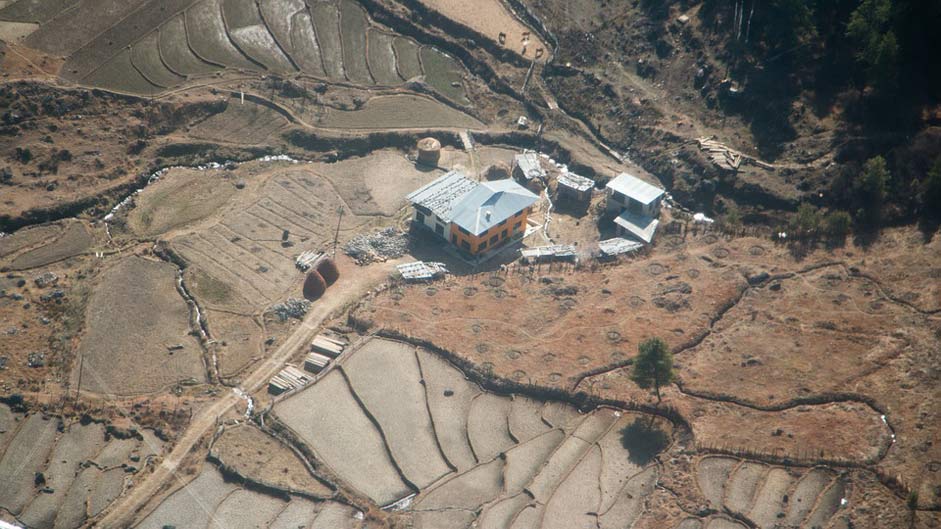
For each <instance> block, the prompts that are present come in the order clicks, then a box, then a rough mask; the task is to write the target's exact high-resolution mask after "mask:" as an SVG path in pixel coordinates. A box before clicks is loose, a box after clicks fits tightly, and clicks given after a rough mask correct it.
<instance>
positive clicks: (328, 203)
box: [171, 170, 357, 308]
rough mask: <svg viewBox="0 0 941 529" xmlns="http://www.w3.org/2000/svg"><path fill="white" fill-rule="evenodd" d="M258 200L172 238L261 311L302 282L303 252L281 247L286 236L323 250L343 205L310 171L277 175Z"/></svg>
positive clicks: (191, 258)
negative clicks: (298, 264)
mask: <svg viewBox="0 0 941 529" xmlns="http://www.w3.org/2000/svg"><path fill="white" fill-rule="evenodd" d="M257 197H258V198H257V199H256V200H255V201H254V202H252V203H250V204H248V205H246V206H245V207H243V208H239V209H236V210H233V211H229V212H226V213H224V214H223V215H222V217H221V218H220V219H219V220H218V221H217V222H215V223H213V224H210V225H209V226H206V227H205V228H204V229H200V230H198V231H195V232H192V233H187V234H183V235H180V236H178V237H175V238H173V239H171V246H172V247H173V248H174V249H175V250H176V251H177V252H178V253H179V254H180V255H182V256H183V258H184V259H186V261H187V262H189V263H192V264H193V265H194V266H195V267H196V268H197V269H199V270H202V271H203V272H205V273H206V274H208V275H209V276H211V277H213V278H215V279H217V280H219V281H221V282H223V283H225V284H227V285H230V286H231V287H232V288H234V289H235V291H236V292H238V294H239V295H240V296H241V297H244V298H245V299H246V300H247V301H248V302H249V303H250V304H251V306H253V307H256V308H260V307H265V306H267V305H268V304H270V303H272V302H274V301H275V300H279V299H281V298H282V297H283V296H284V295H285V294H287V292H288V290H289V289H290V288H291V287H292V285H294V283H295V282H296V281H297V280H299V278H300V275H299V274H298V272H297V270H296V269H295V267H294V257H296V255H297V254H298V253H300V251H301V250H299V249H298V247H293V246H288V247H285V246H284V245H282V244H281V242H282V236H283V234H284V232H285V231H288V233H289V236H290V240H291V241H294V242H296V243H297V244H298V245H302V246H303V248H304V249H320V248H321V247H322V246H323V245H324V244H326V242H327V241H328V240H331V239H332V236H333V233H334V230H335V229H336V223H337V211H336V204H340V203H342V201H341V199H340V197H339V196H338V195H337V194H336V192H335V191H334V190H333V188H332V186H331V185H330V184H329V183H328V182H327V181H325V180H324V179H322V178H320V177H318V176H316V175H314V174H313V173H311V172H309V171H306V170H283V171H280V172H278V173H276V174H275V175H273V176H272V177H271V178H270V179H269V180H268V181H267V182H266V183H265V184H264V186H263V187H262V188H261V190H260V192H259V194H258V195H257ZM348 209H349V208H348ZM346 222H348V223H349V224H347V225H345V226H344V227H352V225H355V224H356V223H357V221H356V220H353V219H351V218H350V217H349V216H348V217H347V220H346Z"/></svg>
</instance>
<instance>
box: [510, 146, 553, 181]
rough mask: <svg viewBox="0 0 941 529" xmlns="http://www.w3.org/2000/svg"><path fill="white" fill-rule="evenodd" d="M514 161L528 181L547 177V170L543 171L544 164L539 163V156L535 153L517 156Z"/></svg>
mask: <svg viewBox="0 0 941 529" xmlns="http://www.w3.org/2000/svg"><path fill="white" fill-rule="evenodd" d="M513 160H514V162H515V163H516V165H517V167H519V168H520V170H521V171H523V176H525V177H526V179H527V180H532V179H533V178H542V177H543V176H546V170H545V169H543V168H542V164H540V163H539V155H538V154H536V153H534V152H524V153H523V154H517V155H516V156H514V157H513Z"/></svg>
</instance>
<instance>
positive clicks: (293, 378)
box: [268, 366, 310, 392]
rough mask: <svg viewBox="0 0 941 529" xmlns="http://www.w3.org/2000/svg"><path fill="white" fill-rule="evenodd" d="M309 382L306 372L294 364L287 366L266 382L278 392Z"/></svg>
mask: <svg viewBox="0 0 941 529" xmlns="http://www.w3.org/2000/svg"><path fill="white" fill-rule="evenodd" d="M308 382H310V377H309V376H308V375H307V373H305V372H303V371H301V370H300V369H298V368H296V367H294V366H287V367H285V368H284V369H282V370H281V371H280V372H279V373H278V374H277V375H275V376H274V377H272V379H271V380H270V381H269V382H268V385H269V387H274V388H275V389H276V390H278V391H279V392H284V391H287V390H290V389H294V388H296V387H300V386H306V385H307V383H308Z"/></svg>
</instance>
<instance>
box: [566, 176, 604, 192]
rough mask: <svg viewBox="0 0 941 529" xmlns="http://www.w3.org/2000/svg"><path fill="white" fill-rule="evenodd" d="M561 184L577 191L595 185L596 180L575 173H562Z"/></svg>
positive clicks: (586, 189) (585, 189)
mask: <svg viewBox="0 0 941 529" xmlns="http://www.w3.org/2000/svg"><path fill="white" fill-rule="evenodd" d="M558 181H559V185H560V186H565V187H568V188H570V189H574V190H576V191H579V192H581V191H588V190H589V189H591V188H593V187H595V181H594V180H592V179H591V178H586V177H584V176H581V175H577V174H575V173H562V174H560V175H559V180H558Z"/></svg>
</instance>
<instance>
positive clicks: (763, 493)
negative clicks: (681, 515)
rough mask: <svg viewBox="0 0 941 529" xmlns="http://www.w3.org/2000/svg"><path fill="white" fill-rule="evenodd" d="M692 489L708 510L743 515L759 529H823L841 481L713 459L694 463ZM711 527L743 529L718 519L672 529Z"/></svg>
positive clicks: (817, 472)
mask: <svg viewBox="0 0 941 529" xmlns="http://www.w3.org/2000/svg"><path fill="white" fill-rule="evenodd" d="M696 484H697V485H698V486H699V490H700V492H701V493H702V494H703V496H704V497H705V499H706V500H707V501H708V502H709V507H710V508H711V509H714V510H715V511H718V512H727V513H731V514H734V515H738V516H743V517H745V518H746V519H747V520H749V521H751V522H752V523H753V524H754V525H753V526H754V527H758V528H760V529H775V528H779V527H806V528H815V527H828V523H829V522H830V519H831V518H833V516H834V514H836V512H837V511H838V510H839V509H840V507H841V505H842V503H843V499H844V498H845V496H846V494H847V491H846V487H845V484H844V482H843V480H842V479H841V478H840V477H839V476H837V475H836V474H835V473H834V472H833V471H831V470H827V469H822V468H812V469H809V470H795V469H787V468H783V467H776V466H770V465H766V464H763V463H756V462H752V461H743V460H740V459H735V458H730V457H717V456H709V457H704V458H702V459H701V460H700V461H699V463H698V465H697V466H696ZM715 527H729V528H741V529H745V528H746V527H749V526H747V525H745V524H744V523H742V522H740V521H736V520H732V519H730V518H727V517H725V516H718V517H712V518H709V519H706V518H703V519H697V518H687V519H686V520H684V521H683V522H682V523H680V525H679V526H677V529H699V528H705V529H710V528H715Z"/></svg>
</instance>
